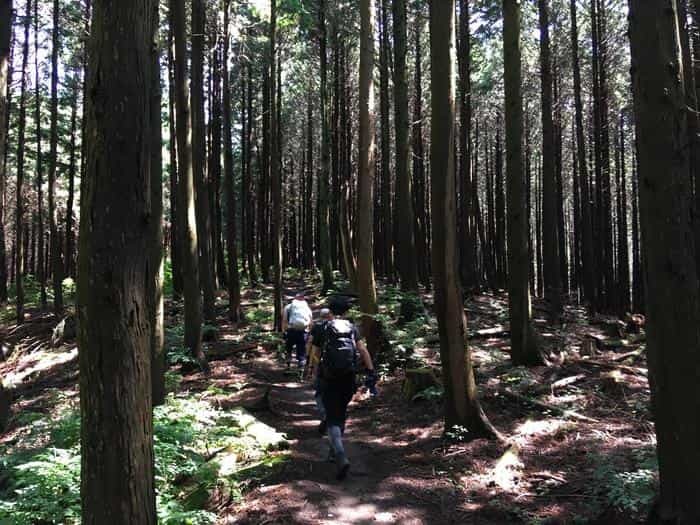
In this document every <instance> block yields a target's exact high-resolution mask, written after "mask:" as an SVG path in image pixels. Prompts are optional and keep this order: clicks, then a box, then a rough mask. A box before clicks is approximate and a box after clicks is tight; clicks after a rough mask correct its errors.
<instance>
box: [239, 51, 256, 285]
mask: <svg viewBox="0 0 700 525" xmlns="http://www.w3.org/2000/svg"><path fill="white" fill-rule="evenodd" d="M246 71H247V79H248V83H247V84H246V89H247V93H246V99H245V100H246V107H247V109H246V115H247V123H246V128H245V133H246V135H245V142H246V155H245V166H243V168H244V172H243V173H244V175H243V177H242V179H241V183H242V184H243V194H242V196H243V200H242V203H243V207H244V208H245V224H244V225H243V230H242V233H243V236H244V238H245V247H246V248H245V257H246V261H247V264H248V277H249V278H250V283H251V285H255V284H257V282H258V272H257V269H256V264H255V206H254V205H255V202H254V196H253V170H252V168H251V166H252V160H253V142H255V143H256V145H257V139H253V127H254V126H255V116H254V115H253V69H252V66H251V64H250V62H248V63H247V64H246Z"/></svg>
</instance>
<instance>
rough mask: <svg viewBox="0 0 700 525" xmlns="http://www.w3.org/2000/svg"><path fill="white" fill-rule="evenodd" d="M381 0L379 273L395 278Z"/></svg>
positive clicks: (386, 60)
mask: <svg viewBox="0 0 700 525" xmlns="http://www.w3.org/2000/svg"><path fill="white" fill-rule="evenodd" d="M379 1H380V28H381V32H380V35H379V36H380V38H379V42H380V49H379V113H380V146H381V178H380V182H381V193H380V199H379V201H380V209H381V214H382V215H381V221H380V223H379V227H380V231H381V244H380V248H381V249H380V250H379V253H378V255H379V261H380V263H381V266H380V267H379V272H380V275H384V276H385V277H388V278H389V280H392V281H393V278H394V260H393V247H394V236H393V229H392V228H393V222H392V209H391V170H390V166H391V139H390V134H391V131H390V124H389V112H390V99H389V53H390V50H389V24H388V18H389V15H388V7H387V4H388V1H389V0H379Z"/></svg>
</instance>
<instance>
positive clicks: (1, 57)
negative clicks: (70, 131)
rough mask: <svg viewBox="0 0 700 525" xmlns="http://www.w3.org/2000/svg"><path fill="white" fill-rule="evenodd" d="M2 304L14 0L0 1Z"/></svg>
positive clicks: (2, 296)
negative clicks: (0, 21)
mask: <svg viewBox="0 0 700 525" xmlns="http://www.w3.org/2000/svg"><path fill="white" fill-rule="evenodd" d="M0 20H3V23H2V24H0V304H3V303H5V302H6V301H7V299H8V293H7V258H6V254H5V189H6V177H7V171H6V157H7V129H8V128H7V126H8V123H9V113H10V111H9V110H10V108H9V106H10V101H9V97H8V92H9V84H10V53H11V40H12V0H0Z"/></svg>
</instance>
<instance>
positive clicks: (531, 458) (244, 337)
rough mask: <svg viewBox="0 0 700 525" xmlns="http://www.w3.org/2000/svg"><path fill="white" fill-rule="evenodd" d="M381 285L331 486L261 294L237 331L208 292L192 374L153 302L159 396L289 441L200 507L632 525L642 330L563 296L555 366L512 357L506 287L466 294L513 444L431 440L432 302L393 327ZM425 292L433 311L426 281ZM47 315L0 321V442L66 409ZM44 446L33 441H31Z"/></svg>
mask: <svg viewBox="0 0 700 525" xmlns="http://www.w3.org/2000/svg"><path fill="white" fill-rule="evenodd" d="M293 277H294V278H295V279H291V280H290V281H288V284H289V286H291V287H295V286H296V287H298V286H300V284H299V283H301V282H304V283H306V286H307V291H308V296H309V301H310V302H311V303H312V307H313V308H314V309H317V308H320V307H321V305H322V298H320V297H319V295H318V283H317V281H316V280H315V279H314V278H311V277H309V276H307V279H305V280H303V281H301V280H300V277H299V276H298V275H297V276H293ZM379 297H380V304H381V315H380V317H381V319H382V322H383V324H384V326H385V329H386V332H387V335H388V337H389V340H390V341H391V342H392V348H393V350H392V352H391V355H389V356H384V357H383V358H381V359H380V360H379V361H380V366H379V369H380V370H381V371H382V373H383V379H382V381H381V382H380V385H379V389H380V393H379V396H378V397H377V398H376V399H370V398H368V397H367V395H366V394H365V393H364V392H362V391H360V392H358V394H357V395H356V397H355V400H354V401H353V403H352V405H351V409H350V416H349V424H348V428H347V431H346V439H345V441H346V446H347V451H348V456H349V458H350V460H351V462H352V467H351V470H350V474H349V477H348V478H347V479H346V480H344V481H342V482H339V481H336V480H335V476H334V474H335V471H334V465H333V464H331V463H328V462H327V460H326V457H327V453H328V445H327V442H326V440H325V439H323V438H321V437H320V436H319V434H318V432H317V428H316V427H317V424H318V419H317V416H316V413H315V406H314V402H313V391H312V389H311V387H310V385H309V384H307V383H302V382H300V381H299V380H298V379H299V375H298V373H297V372H296V370H295V369H292V370H291V371H288V370H286V369H285V366H284V363H283V359H282V356H281V352H280V350H279V348H278V344H279V338H278V337H277V336H276V335H275V334H273V332H272V326H271V324H270V323H271V319H272V314H271V301H270V298H271V289H269V288H268V287H266V286H258V287H255V288H254V289H251V290H248V291H247V292H246V293H245V294H244V302H243V307H244V310H245V321H244V322H243V323H241V324H240V325H239V326H232V325H231V324H229V322H228V321H226V320H225V315H224V314H225V301H224V298H223V297H222V298H221V301H220V303H219V307H220V310H219V313H220V317H219V319H218V322H217V324H216V326H215V327H211V328H210V327H206V329H205V335H208V336H207V339H209V341H208V342H207V343H205V345H206V351H207V353H208V355H209V356H210V359H211V368H212V369H211V373H210V374H209V375H204V374H202V373H201V372H198V371H197V370H193V369H192V366H191V365H190V364H189V363H187V362H186V360H185V362H183V363H181V364H180V365H178V364H177V362H178V352H179V351H180V352H181V350H178V349H177V348H176V347H177V343H176V342H174V339H175V338H177V337H178V336H179V334H181V322H182V319H181V315H182V312H181V310H182V308H181V305H179V304H173V303H168V304H167V305H166V312H167V319H166V324H167V326H168V344H169V345H170V346H171V347H172V348H171V349H170V352H171V354H174V355H175V357H174V358H172V357H171V362H172V363H173V365H172V366H171V370H170V372H169V388H170V390H171V391H173V394H171V395H172V396H182V395H185V393H186V394H187V395H189V396H199V399H206V400H207V402H208V403H211V404H212V405H213V406H216V407H217V409H220V410H229V409H232V408H234V407H240V406H242V407H246V408H247V409H248V410H249V411H250V412H252V413H253V414H254V415H255V417H256V418H258V419H259V420H260V421H262V422H263V423H265V424H267V425H269V426H270V427H272V428H274V429H275V430H276V431H277V432H281V433H283V434H285V435H286V438H287V442H288V443H287V446H286V447H284V450H276V451H271V452H270V453H269V454H270V456H271V457H272V458H275V457H277V458H278V459H279V461H269V462H267V463H266V465H267V464H269V465H270V468H267V469H265V470H263V471H255V473H254V474H251V475H248V476H239V477H238V486H237V490H236V491H235V493H226V494H225V495H222V493H221V491H217V493H216V494H213V493H209V494H208V497H207V498H205V499H204V500H203V501H202V505H203V506H204V507H206V508H207V510H208V511H210V514H209V515H208V516H209V519H210V520H214V519H215V520H216V522H217V523H250V524H290V523H295V524H296V523H299V524H336V523H339V524H341V523H342V524H346V523H347V524H366V523H401V524H414V523H415V524H423V523H426V524H433V523H435V524H442V523H445V524H448V523H455V524H463V523H464V524H466V523H475V524H484V525H489V524H508V523H525V524H542V523H551V524H559V523H561V524H564V523H593V524H601V525H602V524H618V523H619V524H626V523H630V524H632V523H641V522H642V521H643V519H644V517H645V513H646V512H647V511H648V508H649V506H650V503H651V501H652V498H653V495H654V492H655V490H656V483H657V480H656V478H657V474H656V464H655V455H654V432H653V426H652V424H651V423H650V416H649V412H648V403H649V390H648V383H647V378H646V375H647V370H646V364H645V358H644V354H643V334H642V335H641V336H640V335H637V334H627V333H626V332H625V331H624V330H623V329H622V326H621V324H620V323H616V322H615V320H614V319H612V318H607V317H596V318H594V319H590V318H588V316H587V315H586V313H585V311H583V310H582V309H579V308H577V307H573V306H571V307H567V309H566V313H565V316H564V319H563V323H562V324H561V325H560V326H557V327H556V329H553V328H552V327H551V326H550V325H548V323H547V322H546V321H545V319H544V316H543V313H544V312H543V311H542V310H541V309H539V308H538V306H539V305H537V304H536V305H535V310H534V312H535V322H536V324H537V327H538V329H539V332H540V334H541V336H542V346H543V349H544V351H545V354H546V355H547V356H548V358H549V360H550V365H549V366H542V367H535V368H530V369H525V368H522V367H513V366H512V365H511V364H510V359H509V357H508V345H509V340H508V337H507V335H508V334H507V302H506V297H505V295H503V294H484V295H479V296H476V297H474V298H472V299H470V300H468V301H467V303H466V311H467V315H468V323H469V333H470V336H471V337H470V348H471V349H472V353H473V359H474V362H475V366H476V374H477V383H478V385H479V393H480V398H481V401H482V406H483V408H484V410H485V412H486V414H487V415H488V416H489V418H490V420H491V422H492V423H493V424H494V425H495V426H496V428H498V429H499V431H500V432H501V433H502V434H503V435H504V436H505V437H506V438H507V440H508V442H507V443H499V442H496V441H489V440H484V439H479V440H473V441H460V438H462V437H465V436H467V435H468V431H467V429H463V430H464V433H463V434H462V433H461V432H460V431H459V430H457V431H456V432H454V433H452V434H451V435H450V436H448V437H446V436H444V435H443V425H442V419H441V401H440V399H441V389H440V388H439V387H435V388H428V389H426V390H424V391H422V392H420V393H418V395H412V396H411V397H412V398H411V399H407V398H406V396H405V391H404V382H405V376H406V372H405V371H406V369H409V370H411V369H414V368H416V367H436V368H437V367H439V343H438V341H437V335H436V333H437V325H436V323H435V320H434V319H433V318H432V317H431V316H430V314H429V315H428V317H420V318H418V319H417V320H415V321H413V322H411V323H408V324H401V322H400V320H399V309H400V308H399V305H400V301H401V295H400V293H399V292H397V291H396V290H395V289H393V288H392V287H390V286H382V287H381V289H380V294H379ZM423 300H424V303H425V304H426V306H427V310H428V312H430V309H431V301H432V297H431V295H430V293H428V292H425V293H424V294H423ZM57 321H58V319H56V318H55V317H54V316H52V315H49V314H42V313H40V312H38V311H32V312H31V317H30V319H29V321H28V322H26V323H25V324H24V325H22V326H20V327H17V326H14V325H13V324H11V323H10V322H9V321H6V322H2V323H0V343H1V345H0V346H2V348H3V355H7V354H10V355H9V356H8V359H7V360H6V361H5V362H4V363H2V362H0V377H2V378H3V379H4V381H5V383H6V384H10V385H11V386H12V387H13V395H14V404H13V416H12V418H11V421H10V425H9V428H8V430H7V431H6V432H5V434H3V435H2V436H0V453H2V452H4V451H8V450H9V451H12V450H14V449H16V448H17V447H19V446H21V443H22V440H23V439H25V438H26V436H28V435H29V434H30V433H31V427H32V425H35V424H36V420H37V419H38V418H40V417H43V418H45V419H49V420H54V421H55V420H57V419H59V416H58V415H57V414H61V413H62V411H63V410H64V408H62V407H66V406H72V407H73V409H75V407H76V405H77V397H78V392H77V376H78V366H77V350H76V349H75V343H74V342H72V343H71V342H67V343H64V344H62V345H61V346H59V347H58V348H55V349H54V348H51V345H50V344H49V340H50V337H51V333H52V330H53V328H54V326H55V325H56V323H57ZM618 331H621V333H618ZM206 332H209V333H208V334H206ZM28 414H35V417H29V416H28ZM41 446H42V445H41V443H38V444H37V443H35V442H33V447H34V448H40V447H41ZM43 446H46V447H48V446H49V445H48V444H44V445H43ZM78 464H79V463H78ZM10 466H11V465H5V464H3V463H0V467H3V468H4V469H5V472H2V471H0V516H1V515H2V508H3V507H2V504H3V501H2V500H3V499H5V500H8V499H11V495H9V494H7V492H8V491H9V488H11V487H12V480H11V476H12V472H11V469H10V468H9V467H10ZM72 468H73V469H74V470H75V466H73V467H72ZM74 475H75V472H74ZM72 479H73V481H74V480H75V479H74V478H72ZM8 505H9V504H8ZM163 521H164V522H165V520H163ZM0 522H2V523H5V522H4V521H2V519H0ZM66 522H71V521H70V520H69V519H67V518H66ZM167 522H168V523H178V519H177V518H176V517H175V518H172V519H169V520H168V521H167ZM181 522H182V523H188V521H185V520H184V519H183V521H181ZM204 522H205V521H189V523H204ZM10 523H12V521H10ZM17 523H24V521H22V520H17Z"/></svg>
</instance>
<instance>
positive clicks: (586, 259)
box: [570, 0, 597, 306]
mask: <svg viewBox="0 0 700 525" xmlns="http://www.w3.org/2000/svg"><path fill="white" fill-rule="evenodd" d="M570 11H571V50H572V62H573V68H574V101H575V102H574V103H575V108H576V109H575V111H576V115H575V119H576V157H577V159H578V176H579V187H580V191H581V254H582V258H581V259H582V261H581V263H582V264H581V267H582V273H583V276H582V278H583V296H584V298H585V299H586V300H587V301H588V302H589V304H590V305H591V306H593V305H595V304H596V300H595V298H596V295H597V292H596V286H595V285H596V280H595V275H596V274H597V272H596V259H595V257H594V254H593V226H592V223H591V220H592V219H591V194H590V189H589V185H588V165H587V164H586V142H585V139H584V134H583V103H582V102H581V67H580V65H579V58H578V56H579V54H578V48H579V45H578V25H577V20H576V0H571V10H570Z"/></svg>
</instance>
